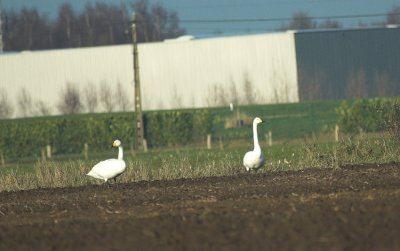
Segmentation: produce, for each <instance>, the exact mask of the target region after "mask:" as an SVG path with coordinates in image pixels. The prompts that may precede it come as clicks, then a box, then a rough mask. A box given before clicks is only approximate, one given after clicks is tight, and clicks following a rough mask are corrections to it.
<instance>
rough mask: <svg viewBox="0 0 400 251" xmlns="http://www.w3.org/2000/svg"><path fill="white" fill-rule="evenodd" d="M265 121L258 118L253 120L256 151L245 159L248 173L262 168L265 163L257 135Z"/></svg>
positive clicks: (248, 154) (249, 153)
mask: <svg viewBox="0 0 400 251" xmlns="http://www.w3.org/2000/svg"><path fill="white" fill-rule="evenodd" d="M262 122H263V121H262V120H261V119H260V118H259V117H256V118H255V119H254V120H253V138H254V150H253V151H250V152H247V153H246V154H245V155H244V158H243V165H244V167H245V168H246V170H247V171H250V170H257V169H259V168H260V167H262V166H263V165H264V163H265V157H264V155H263V153H262V152H261V147H260V144H259V143H258V135H257V125H258V124H259V123H262Z"/></svg>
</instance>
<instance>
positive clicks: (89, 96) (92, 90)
mask: <svg viewBox="0 0 400 251" xmlns="http://www.w3.org/2000/svg"><path fill="white" fill-rule="evenodd" d="M84 94H85V105H86V108H87V110H88V112H90V113H93V112H95V111H96V108H97V106H98V104H99V102H98V99H97V89H96V86H95V85H94V84H92V83H89V84H88V85H86V87H85V90H84Z"/></svg>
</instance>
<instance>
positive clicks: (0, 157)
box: [0, 152, 6, 166]
mask: <svg viewBox="0 0 400 251" xmlns="http://www.w3.org/2000/svg"><path fill="white" fill-rule="evenodd" d="M5 164H6V160H5V159H4V154H3V152H0V165H1V166H4V165H5Z"/></svg>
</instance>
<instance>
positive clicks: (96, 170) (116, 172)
mask: <svg viewBox="0 0 400 251" xmlns="http://www.w3.org/2000/svg"><path fill="white" fill-rule="evenodd" d="M112 146H113V147H118V159H108V160H104V161H101V162H99V163H97V164H96V165H95V166H94V167H93V168H92V170H90V172H89V173H88V174H87V175H88V176H91V177H93V178H96V179H101V180H104V181H105V182H107V181H108V180H109V179H113V180H114V182H116V181H117V177H118V176H120V175H121V174H122V173H123V172H125V169H126V164H125V161H124V160H123V158H124V150H123V148H122V144H121V141H119V140H118V139H117V140H115V141H114V142H113V144H112Z"/></svg>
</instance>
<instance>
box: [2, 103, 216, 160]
mask: <svg viewBox="0 0 400 251" xmlns="http://www.w3.org/2000/svg"><path fill="white" fill-rule="evenodd" d="M143 119H144V125H145V138H146V139H147V142H148V146H149V147H158V146H168V145H185V144H188V143H192V142H195V141H199V140H201V139H204V138H205V137H206V134H207V133H210V131H211V129H212V126H213V118H212V116H211V115H210V114H209V113H208V112H207V111H206V110H201V111H160V112H146V113H144V115H143ZM116 138H118V139H121V140H122V141H123V143H125V145H126V146H128V147H129V146H130V145H131V143H133V141H134V138H135V132H134V114H133V113H116V114H93V115H87V114H86V115H71V116H55V117H47V118H25V119H12V120H0V151H1V152H3V154H4V155H5V156H7V158H20V157H33V156H40V152H41V149H42V147H44V146H46V145H51V146H52V150H53V154H71V153H81V152H82V148H83V145H84V144H85V143H88V144H89V146H90V149H91V150H93V151H96V150H104V149H107V148H108V147H110V144H111V142H112V141H113V140H114V139H116Z"/></svg>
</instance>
